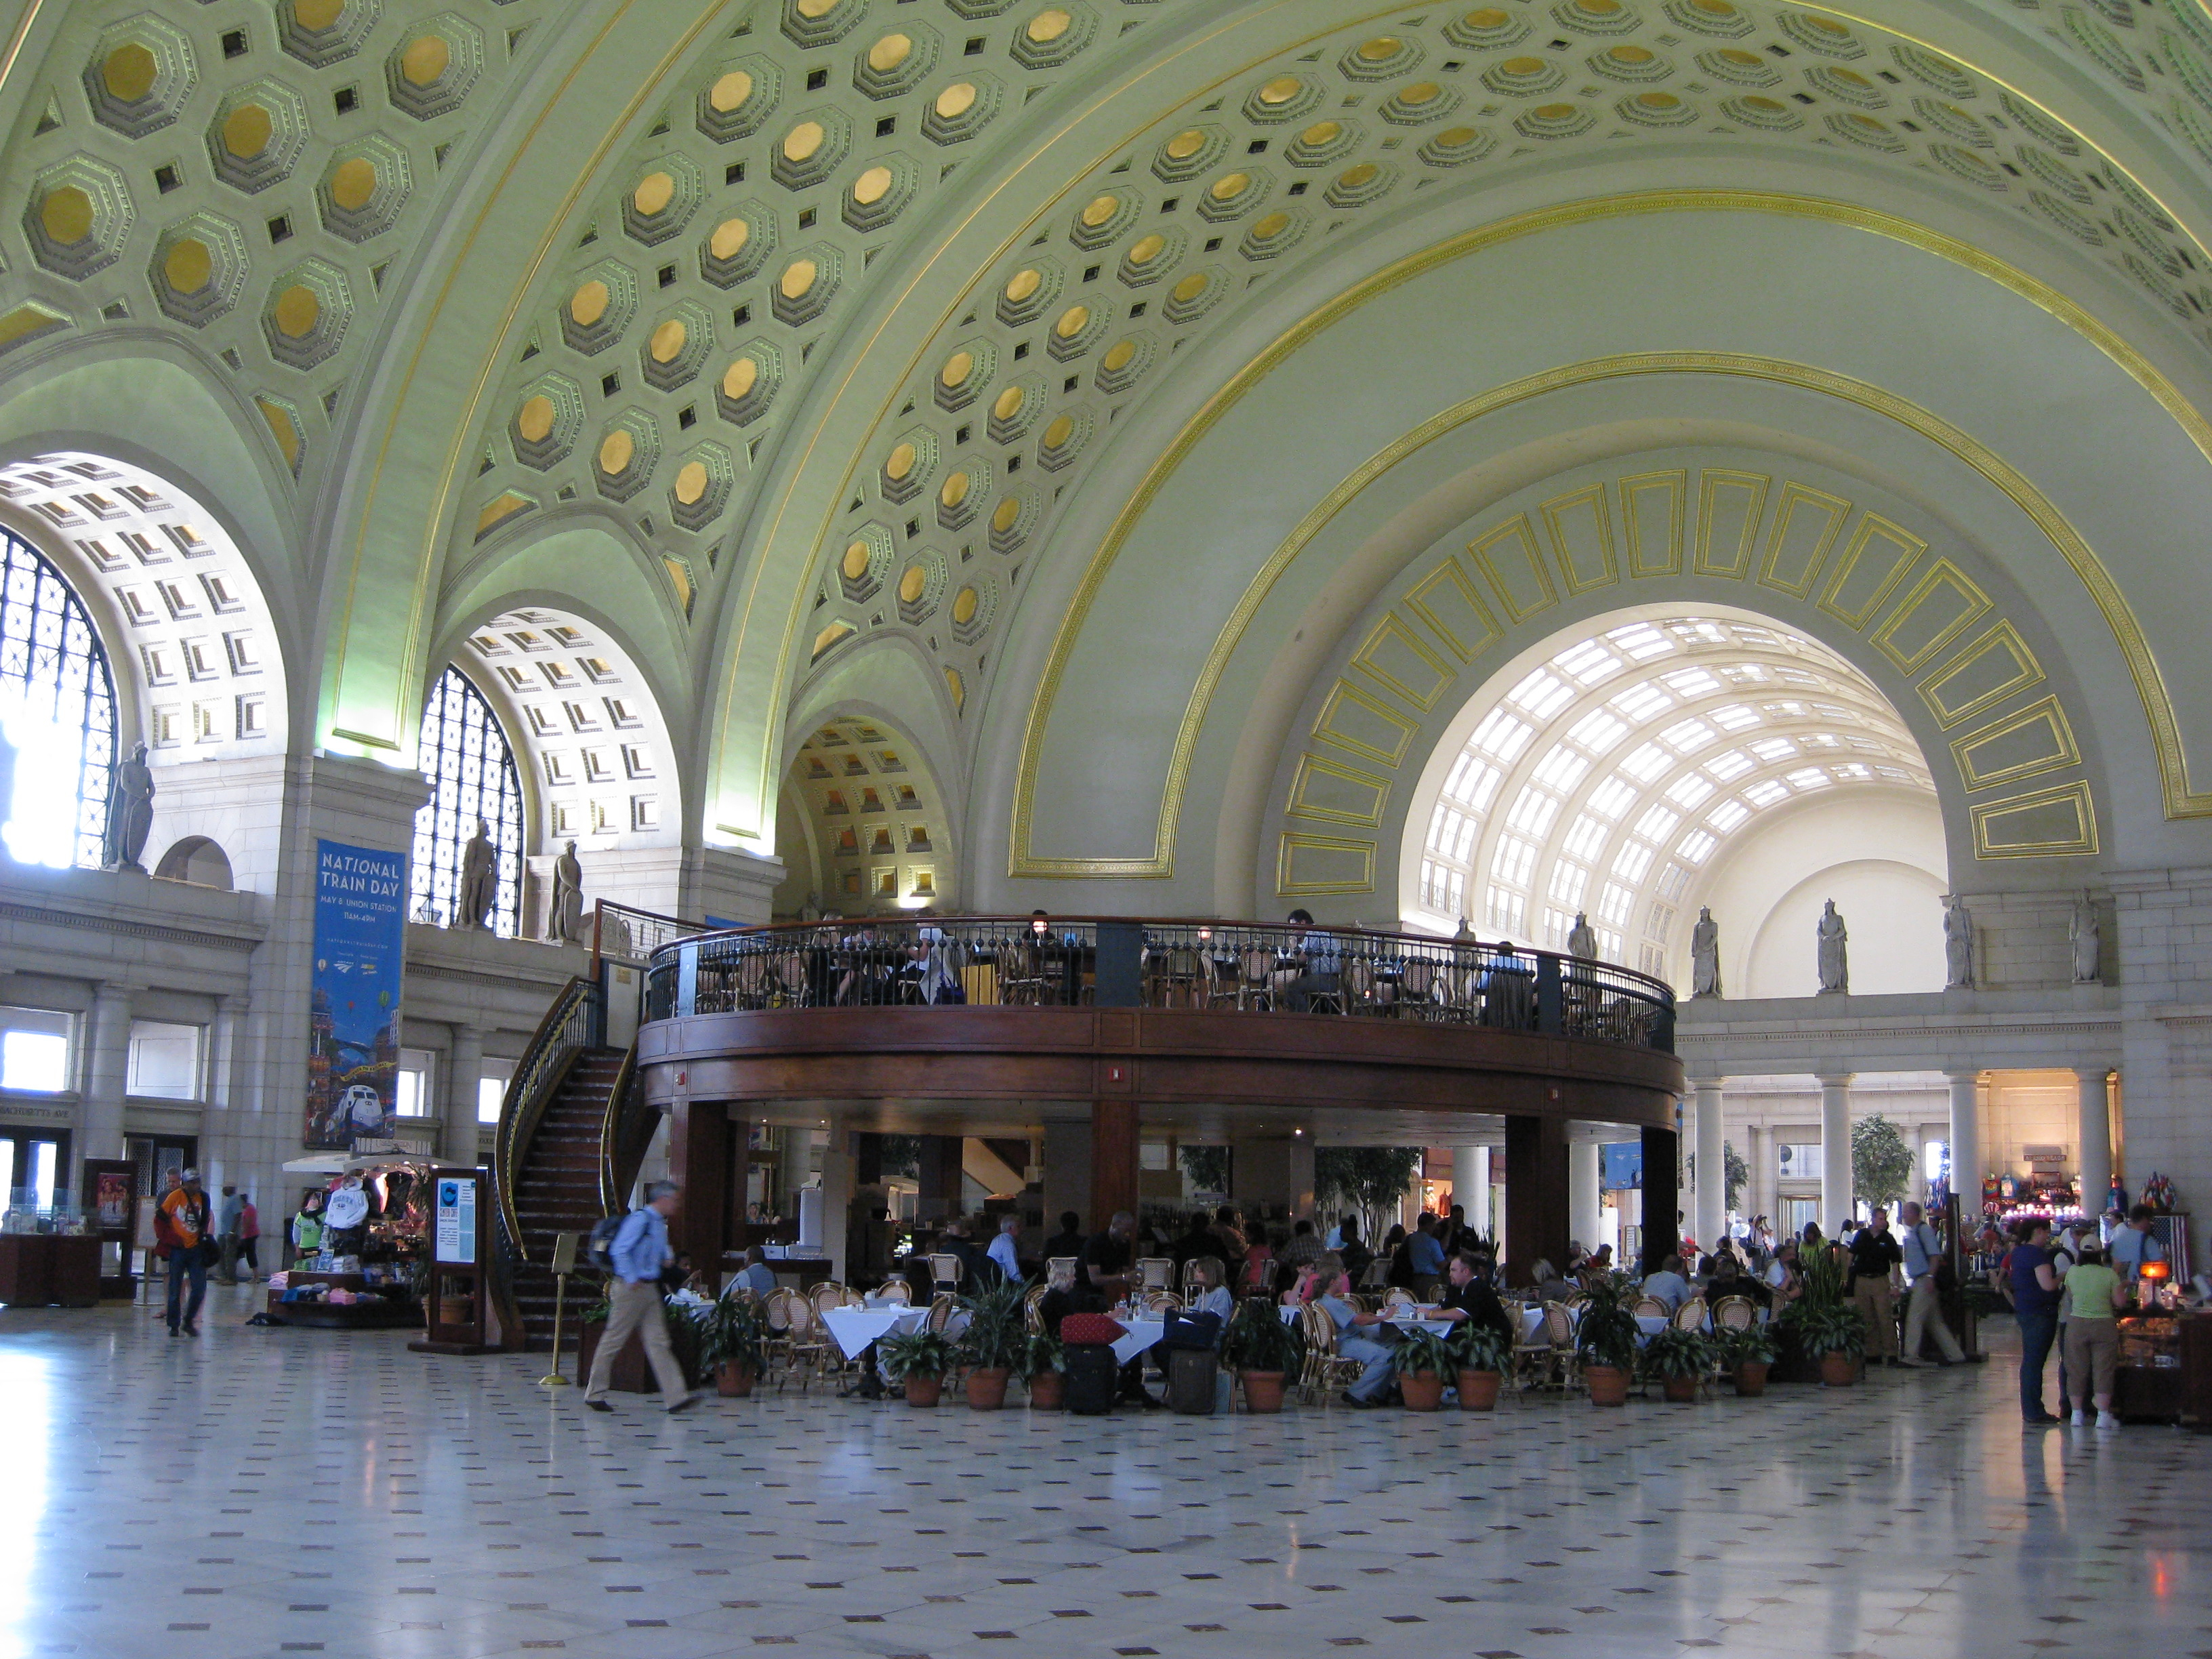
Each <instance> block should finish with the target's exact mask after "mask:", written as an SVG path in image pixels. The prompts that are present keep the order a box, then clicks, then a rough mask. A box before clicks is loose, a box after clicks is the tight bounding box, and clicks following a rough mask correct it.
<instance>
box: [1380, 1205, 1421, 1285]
mask: <svg viewBox="0 0 2212 1659" xmlns="http://www.w3.org/2000/svg"><path fill="white" fill-rule="evenodd" d="M1376 1255H1379V1256H1381V1257H1382V1258H1383V1283H1384V1284H1385V1285H1389V1287H1390V1288H1391V1289H1393V1290H1399V1291H1410V1290H1412V1289H1413V1264H1412V1263H1411V1262H1410V1261H1408V1260H1407V1255H1406V1230H1405V1228H1404V1227H1403V1226H1401V1225H1399V1224H1398V1223H1396V1222H1393V1223H1391V1224H1390V1231H1389V1232H1387V1233H1385V1234H1383V1248H1382V1249H1380V1250H1378V1251H1376Z"/></svg>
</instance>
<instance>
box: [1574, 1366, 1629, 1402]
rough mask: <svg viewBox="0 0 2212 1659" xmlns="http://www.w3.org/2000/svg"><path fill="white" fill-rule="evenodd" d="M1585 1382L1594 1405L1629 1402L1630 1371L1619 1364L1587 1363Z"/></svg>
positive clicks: (1584, 1367) (1584, 1372)
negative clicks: (1621, 1367)
mask: <svg viewBox="0 0 2212 1659" xmlns="http://www.w3.org/2000/svg"><path fill="white" fill-rule="evenodd" d="M1583 1383H1584V1385H1585V1386H1587V1387H1588V1388H1589V1397H1590V1404H1591V1405H1593V1406H1626V1404H1627V1403H1628V1373H1627V1372H1626V1371H1625V1370H1621V1369H1620V1366H1618V1365H1585V1366H1583Z"/></svg>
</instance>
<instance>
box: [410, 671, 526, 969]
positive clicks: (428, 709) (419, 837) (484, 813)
mask: <svg viewBox="0 0 2212 1659" xmlns="http://www.w3.org/2000/svg"><path fill="white" fill-rule="evenodd" d="M416 753H417V757H418V763H419V764H420V766H421V767H422V775H423V776H424V777H425V778H426V779H427V780H428V782H429V785H430V792H431V793H430V799H429V800H428V801H427V802H426V803H424V805H423V806H422V810H421V811H418V812H416V815H415V856H414V858H413V860H411V862H410V865H409V875H410V882H411V884H412V887H413V892H412V894H411V896H410V915H412V916H413V917H414V919H415V920H416V921H421V922H428V923H431V924H434V925H435V926H437V927H452V926H453V908H454V905H455V903H456V902H458V901H459V896H460V882H461V855H462V849H463V848H465V847H466V846H467V845H468V842H469V840H470V838H471V836H474V835H475V834H476V832H477V821H478V820H479V819H481V820H482V821H483V825H484V830H485V834H486V835H487V836H488V837H489V839H490V842H491V844H492V847H493V848H494V850H495V852H496V853H497V854H498V859H499V881H498V886H497V890H496V892H495V896H494V897H493V900H492V907H491V926H492V930H493V931H494V932H495V933H498V934H499V935H500V937H501V938H502V939H512V938H513V937H514V936H515V934H516V933H518V932H520V928H521V925H522V780H521V776H520V774H519V773H517V772H516V770H515V767H514V750H513V747H512V746H511V745H510V744H508V742H507V732H506V731H505V730H504V729H503V728H502V727H501V725H500V723H499V716H498V715H497V714H494V713H493V712H492V708H491V705H490V704H489V703H488V702H485V701H484V699H483V693H482V692H480V691H478V690H477V688H476V687H475V685H474V684H471V682H470V679H469V677H468V676H467V675H465V674H464V673H462V672H461V671H460V670H459V669H458V668H448V669H447V671H445V672H444V673H443V674H441V675H440V676H439V678H438V683H437V684H436V685H435V686H433V687H432V688H431V690H430V700H429V701H428V702H427V703H425V704H424V705H423V708H422V738H421V741H420V746H419V748H418V749H417V751H416Z"/></svg>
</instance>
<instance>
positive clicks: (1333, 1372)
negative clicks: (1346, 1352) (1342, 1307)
mask: <svg viewBox="0 0 2212 1659" xmlns="http://www.w3.org/2000/svg"><path fill="white" fill-rule="evenodd" d="M1298 1317H1299V1319H1300V1321H1301V1328H1302V1329H1303V1330H1304V1333H1305V1339H1306V1364H1305V1371H1304V1376H1301V1377H1300V1379H1299V1381H1300V1383H1301V1384H1302V1386H1303V1387H1304V1389H1305V1394H1306V1398H1307V1400H1308V1401H1313V1400H1315V1399H1319V1400H1320V1401H1322V1404H1324V1405H1326V1404H1327V1403H1328V1401H1332V1400H1334V1399H1335V1398H1336V1394H1337V1390H1338V1389H1340V1388H1349V1387H1351V1386H1352V1384H1353V1383H1357V1382H1358V1380H1359V1374H1360V1372H1362V1371H1363V1370H1366V1369H1367V1368H1366V1366H1364V1364H1361V1363H1360V1362H1359V1361H1358V1360H1357V1359H1347V1358H1345V1357H1344V1356H1343V1355H1342V1354H1340V1353H1339V1352H1337V1351H1336V1322H1335V1321H1334V1319H1331V1318H1330V1317H1329V1316H1328V1309H1326V1308H1324V1307H1322V1305H1321V1304H1320V1303H1318V1302H1309V1303H1307V1304H1306V1305H1305V1306H1304V1308H1303V1309H1301V1310H1299V1314H1298Z"/></svg>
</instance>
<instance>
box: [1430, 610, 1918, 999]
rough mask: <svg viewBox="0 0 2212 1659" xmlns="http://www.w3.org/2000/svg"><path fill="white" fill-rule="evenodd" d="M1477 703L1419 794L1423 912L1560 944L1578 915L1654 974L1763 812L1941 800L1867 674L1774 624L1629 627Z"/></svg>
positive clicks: (1607, 945) (1621, 958) (1562, 654)
mask: <svg viewBox="0 0 2212 1659" xmlns="http://www.w3.org/2000/svg"><path fill="white" fill-rule="evenodd" d="M1471 708H1474V709H1479V710H1480V713H1479V715H1478V717H1477V718H1475V719H1474V724H1473V728H1472V732H1471V733H1470V735H1469V736H1468V738H1466V739H1465V742H1464V744H1463V745H1462V747H1461V748H1460V749H1459V750H1458V751H1457V752H1456V753H1455V755H1454V756H1453V757H1452V760H1451V762H1450V765H1449V769H1448V770H1447V771H1446V772H1445V773H1444V775H1443V779H1442V782H1441V786H1440V787H1438V786H1437V785H1434V784H1432V785H1431V787H1437V791H1438V792H1437V795H1436V797H1435V799H1433V801H1432V802H1428V803H1417V811H1418V810H1419V806H1420V805H1426V806H1427V808H1428V811H1427V818H1426V823H1425V833H1424V836H1423V840H1422V844H1421V847H1420V848H1419V866H1420V873H1419V884H1418V886H1417V888H1416V890H1415V891H1414V892H1413V895H1411V897H1412V899H1413V903H1414V904H1415V906H1416V915H1417V916H1422V917H1426V918H1428V919H1431V921H1432V922H1433V923H1437V924H1441V925H1442V926H1443V927H1455V926H1456V925H1457V924H1458V922H1459V921H1461V920H1462V919H1464V920H1466V921H1469V922H1471V923H1472V924H1473V925H1474V927H1475V928H1476V930H1477V931H1478V932H1480V933H1484V934H1486V935H1489V936H1498V935H1502V936H1504V937H1507V938H1510V939H1515V940H1516V941H1520V942H1523V943H1533V944H1535V945H1539V946H1546V947H1550V948H1553V949H1557V948H1559V947H1562V946H1564V945H1565V942H1566V936H1567V932H1568V930H1569V929H1570V928H1571V927H1572V926H1573V925H1574V919H1575V915H1576V913H1577V911H1585V912H1587V913H1588V915H1589V919H1590V923H1591V926H1592V927H1594V928H1595V931H1596V933H1597V938H1598V948H1599V953H1600V954H1601V956H1603V957H1606V958H1607V960H1609V961H1613V962H1618V963H1623V964H1624V965H1628V966H1633V967H1637V968H1640V969H1644V971H1646V972H1648V973H1654V974H1658V973H1663V972H1664V971H1665V964H1666V961H1667V947H1668V943H1669V941H1670V939H1672V938H1673V936H1674V932H1675V923H1676V919H1677V916H1678V915H1679V914H1680V908H1681V902H1682V901H1683V899H1684V898H1685V896H1687V895H1688V894H1689V892H1690V891H1691V890H1692V887H1693V886H1695V885H1696V884H1698V882H1699V878H1700V876H1701V875H1702V874H1704V873H1705V872H1707V871H1708V870H1710V868H1711V866H1712V864H1713V862H1714V860H1715V859H1716V857H1717V854H1719V853H1720V851H1721V849H1722V848H1723V845H1724V843H1726V842H1728V841H1729V839H1730V838H1731V837H1735V836H1740V835H1742V834H1745V833H1747V826H1753V825H1754V824H1755V823H1756V821H1757V820H1758V819H1759V816H1760V815H1761V814H1763V813H1766V812H1770V811H1773V810H1775V809H1777V808H1779V807H1781V806H1783V805H1785V804H1786V803H1788V802H1790V801H1794V800H1799V799H1803V798H1805V797H1807V796H1808V795H1813V794H1817V793H1820V792H1822V791H1833V790H1836V789H1839V788H1850V787H1887V788H1890V789H1893V790H1905V791H1909V792H1912V793H1924V794H1932V793H1934V786H1933V784H1932V782H1931V781H1930V779H1929V773H1928V767H1927V763H1926V762H1925V761H1924V760H1923V758H1922V757H1921V754H1920V750H1919V746H1918V745H1917V744H1916V743H1915V742H1914V740H1913V738H1912V736H1911V733H1910V732H1908V731H1907V730H1906V729H1905V723H1904V721H1902V720H1899V718H1898V715H1897V713H1896V711H1895V710H1894V709H1893V708H1891V706H1890V704H1889V702H1888V700H1887V698H1885V697H1884V696H1882V694H1881V691H1880V690H1877V689H1876V688H1875V685H1874V684H1873V683H1872V682H1871V681H1869V679H1868V678H1866V676H1865V675H1864V674H1863V673H1862V672H1861V671H1859V670H1858V669H1857V668H1856V667H1854V666H1853V665H1851V664H1850V663H1848V662H1846V661H1845V660H1844V659H1843V658H1841V657H1840V656H1838V655H1837V654H1836V653H1834V652H1832V651H1830V650H1828V649H1827V648H1826V647H1824V646H1821V645H1820V644H1818V643H1816V642H1814V641H1812V640H1809V639H1807V638H1805V637H1803V636H1802V635H1798V634H1795V633H1792V632H1790V630H1788V629H1784V628H1780V627H1777V626H1775V625H1773V624H1771V623H1753V622H1748V621H1744V620H1739V619H1734V618H1723V617H1714V616H1677V617H1660V618H1654V619H1646V620H1637V621H1630V622H1623V623H1620V624H1619V625H1617V626H1614V627H1611V628H1607V629H1604V631H1602V632H1599V633H1595V634H1593V635H1589V637H1587V638H1583V639H1580V640H1577V641H1575V642H1574V643H1572V644H1571V645H1569V646H1567V647H1565V649H1563V650H1559V651H1558V652H1556V653H1553V654H1551V655H1550V656H1548V657H1547V658H1546V659H1543V660H1541V661H1540V662H1539V663H1538V664H1537V665H1535V666H1534V667H1533V668H1528V669H1526V670H1525V671H1523V672H1522V674H1521V676H1520V678H1518V679H1517V680H1516V681H1515V682H1514V683H1513V684H1510V686H1508V687H1506V688H1505V689H1504V690H1503V691H1502V692H1501V691H1500V690H1497V689H1495V688H1494V687H1493V688H1486V689H1485V691H1484V692H1483V694H1482V696H1480V697H1478V698H1477V699H1476V702H1475V704H1474V705H1471ZM1461 726H1462V729H1464V726H1465V717H1464V716H1463V717H1462V722H1461ZM1431 776H1432V777H1433V776H1434V769H1431ZM1420 824H1421V820H1420V819H1419V817H1416V818H1415V819H1414V820H1413V823H1411V824H1409V825H1408V830H1409V839H1410V837H1411V832H1412V830H1413V829H1414V828H1416V827H1418V826H1419V825H1420ZM1407 852H1408V854H1412V852H1413V848H1410V847H1409V848H1407Z"/></svg>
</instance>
